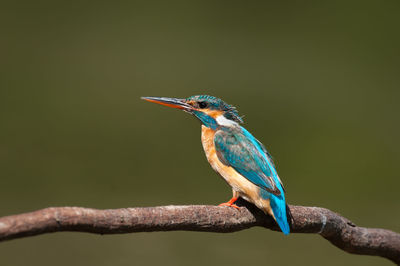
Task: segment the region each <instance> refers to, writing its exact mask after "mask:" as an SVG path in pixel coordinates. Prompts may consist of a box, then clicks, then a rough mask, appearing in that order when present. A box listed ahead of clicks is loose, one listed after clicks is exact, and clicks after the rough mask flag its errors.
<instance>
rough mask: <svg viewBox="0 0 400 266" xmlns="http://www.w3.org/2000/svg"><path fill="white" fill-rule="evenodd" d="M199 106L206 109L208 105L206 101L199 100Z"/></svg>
mask: <svg viewBox="0 0 400 266" xmlns="http://www.w3.org/2000/svg"><path fill="white" fill-rule="evenodd" d="M198 105H199V108H201V109H204V108H206V107H207V106H208V104H207V103H206V102H198Z"/></svg>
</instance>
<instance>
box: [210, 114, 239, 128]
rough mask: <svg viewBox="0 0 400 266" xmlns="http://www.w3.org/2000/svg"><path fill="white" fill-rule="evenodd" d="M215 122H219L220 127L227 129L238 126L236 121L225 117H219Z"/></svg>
mask: <svg viewBox="0 0 400 266" xmlns="http://www.w3.org/2000/svg"><path fill="white" fill-rule="evenodd" d="M215 121H217V123H218V125H220V126H226V127H231V126H237V124H238V123H236V122H235V121H232V120H229V119H227V118H226V117H225V116H224V115H219V116H217V118H216V119H215Z"/></svg>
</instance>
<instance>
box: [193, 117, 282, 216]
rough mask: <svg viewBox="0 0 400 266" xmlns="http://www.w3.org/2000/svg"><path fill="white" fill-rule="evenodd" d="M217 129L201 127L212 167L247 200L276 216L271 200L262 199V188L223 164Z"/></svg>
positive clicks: (205, 150) (204, 144)
mask: <svg viewBox="0 0 400 266" xmlns="http://www.w3.org/2000/svg"><path fill="white" fill-rule="evenodd" d="M214 135H215V130H213V129H211V128H208V127H206V126H204V125H203V126H202V128H201V142H202V144H203V148H204V152H205V153H206V157H207V160H208V162H209V163H210V164H211V167H212V168H213V169H214V170H215V171H216V172H217V173H218V174H220V175H221V176H222V178H223V179H224V180H225V181H226V182H227V183H228V184H229V185H230V186H231V187H232V189H233V190H234V191H235V192H237V193H239V195H240V196H241V197H242V198H244V199H245V200H247V201H250V202H252V203H253V204H255V205H256V206H257V207H258V208H260V209H262V210H263V211H264V212H266V213H268V214H270V215H271V216H272V217H274V215H273V213H272V210H271V207H270V204H269V200H266V199H262V198H261V197H260V196H259V190H260V188H259V187H258V186H256V185H254V184H253V183H251V182H250V181H249V180H247V179H246V178H245V177H243V176H242V175H241V174H239V173H238V172H237V171H236V170H235V169H234V168H232V167H230V166H227V165H225V164H223V163H222V162H221V161H220V160H219V159H218V156H217V153H216V150H215V145H214Z"/></svg>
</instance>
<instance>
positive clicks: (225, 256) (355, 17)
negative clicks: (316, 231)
mask: <svg viewBox="0 0 400 266" xmlns="http://www.w3.org/2000/svg"><path fill="white" fill-rule="evenodd" d="M399 12H400V4H399V2H398V1H334V2H329V1H279V2H278V1H264V2H261V1H259V2H257V1H247V2H246V1H208V2H207V1H179V2H176V1H160V2H153V1H130V2H128V1H127V2H116V1H113V2H111V1H110V2H109V3H105V2H86V1H73V2H71V1H47V2H46V1H3V2H2V8H1V9H0V21H1V25H2V31H1V37H0V40H1V41H0V60H1V61H0V125H1V130H0V176H1V178H0V188H1V193H0V202H1V203H0V215H1V216H5V215H11V214H17V213H21V212H28V211H32V210H36V209H40V208H45V207H49V206H84V207H93V208H101V209H105V208H121V207H135V206H157V205H168V204H218V203H221V202H223V201H226V200H227V199H229V198H230V196H231V190H230V188H228V186H227V185H226V184H225V183H224V182H223V181H222V179H221V178H219V177H218V176H217V175H216V174H215V173H214V172H213V170H212V169H211V167H209V165H208V163H207V161H206V159H205V156H204V154H203V151H202V147H201V143H200V125H199V122H198V121H196V120H195V119H194V118H193V117H190V116H189V115H187V114H185V113H183V112H179V111H176V110H172V109H168V108H166V107H162V106H156V105H154V104H150V103H147V102H144V101H141V100H140V98H139V97H140V96H169V97H187V96H190V95H194V94H211V95H214V96H217V97H220V98H222V99H224V100H225V101H226V102H228V103H231V104H233V105H235V106H237V107H238V110H239V112H240V114H241V115H245V127H246V128H247V129H248V130H249V131H251V132H252V133H253V134H254V135H255V136H256V137H257V138H258V139H260V141H262V142H263V143H264V144H265V145H266V146H267V148H268V149H269V151H270V152H271V153H272V155H273V156H274V158H275V161H276V164H277V166H278V171H279V173H280V176H281V178H282V180H283V182H284V183H285V186H286V189H287V198H288V202H289V203H291V204H297V205H308V206H321V207H326V208H329V209H331V210H334V211H337V212H339V213H341V214H342V215H344V216H346V217H348V218H349V219H351V220H352V221H353V222H355V223H356V224H358V225H361V226H367V227H381V228H387V229H391V230H394V231H397V232H399V231H400V212H399V209H400V199H399V194H398V193H399V192H398V188H399V185H400V179H399V175H398V173H399V162H400V140H399V135H400V123H399V114H400V105H399V98H400V91H399V84H400V75H399V74H400V67H399V65H400V64H399V63H400V49H399V47H400V34H399V26H400V17H399ZM0 256H1V265H161V264H162V265H189V264H190V265H205V264H207V265H228V264H229V265H244V264H247V265H255V264H256V263H257V264H258V265H293V264H296V265H321V264H324V265H326V266H327V265H338V264H341V265H392V264H391V263H390V262H389V261H387V260H384V259H381V258H378V257H370V256H357V255H350V254H347V253H345V252H343V251H341V250H339V249H338V248H336V247H334V246H332V245H331V244H330V243H329V242H327V241H326V240H324V239H323V238H321V237H319V236H318V235H305V234H292V235H290V236H288V237H284V236H283V235H282V234H281V233H277V232H272V231H269V230H265V229H260V228H253V229H250V230H245V231H242V232H238V233H233V234H213V233H191V232H168V233H138V234H127V235H112V236H99V235H91V234H84V233H56V234H48V235H43V236H37V237H32V238H25V239H19V240H13V241H9V242H4V243H1V244H0Z"/></svg>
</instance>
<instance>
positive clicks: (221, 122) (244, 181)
mask: <svg viewBox="0 0 400 266" xmlns="http://www.w3.org/2000/svg"><path fill="white" fill-rule="evenodd" d="M141 98H142V99H143V100H146V101H148V102H152V103H157V104H161V105H165V106H168V107H173V108H177V109H180V110H183V111H185V112H187V113H189V114H192V115H193V116H195V117H197V118H198V119H199V120H200V122H201V124H202V125H201V142H202V145H203V149H204V152H205V154H206V157H207V160H208V162H209V163H210V165H211V167H212V168H213V169H214V170H215V171H216V172H217V173H218V174H219V175H220V176H221V177H222V178H223V179H224V180H225V181H226V182H227V183H228V185H229V186H231V188H232V193H233V196H232V198H231V199H230V200H229V201H228V202H225V203H221V204H220V206H229V207H233V208H237V209H239V207H238V206H237V205H236V204H235V202H236V201H237V200H238V199H239V197H241V198H243V199H244V200H246V201H248V202H250V203H253V204H254V205H255V206H257V207H258V208H259V209H261V210H262V211H263V212H264V213H265V214H267V215H270V216H272V217H273V219H274V220H275V221H276V223H277V224H278V225H279V227H280V229H281V231H282V232H283V234H285V235H288V234H289V233H290V226H289V221H290V219H291V217H292V216H291V213H290V209H289V208H288V205H287V204H286V200H285V189H284V186H283V184H282V181H281V179H280V178H279V176H278V173H277V171H276V168H275V164H274V162H273V160H272V157H271V155H270V154H269V153H268V151H267V149H266V148H265V147H264V145H263V144H262V143H261V142H260V141H258V140H257V139H256V138H255V137H254V136H253V135H252V134H251V133H250V132H249V131H247V130H246V129H245V128H244V127H243V126H241V124H243V118H242V117H240V116H239V114H238V111H237V109H236V108H235V107H234V106H232V105H229V104H227V103H226V102H224V101H223V100H221V99H219V98H217V97H214V96H210V95H194V96H190V97H188V98H183V99H180V98H168V97H141Z"/></svg>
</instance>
